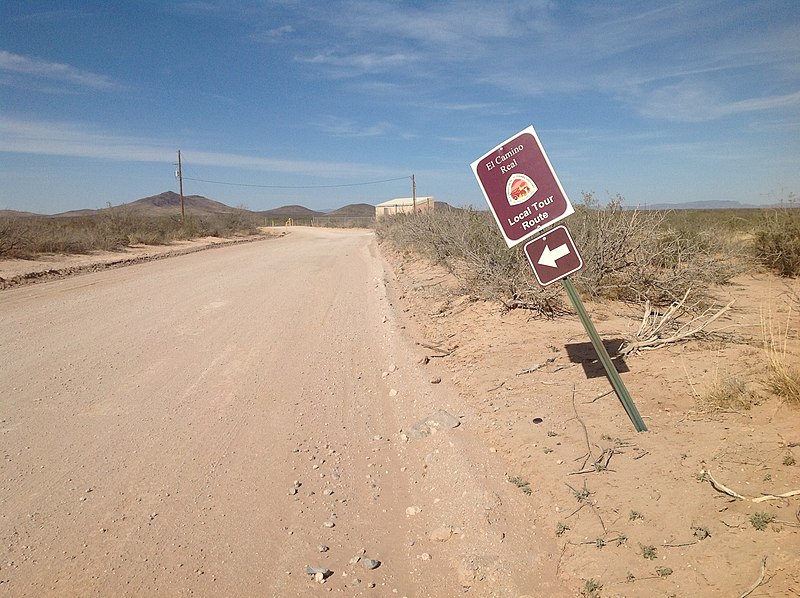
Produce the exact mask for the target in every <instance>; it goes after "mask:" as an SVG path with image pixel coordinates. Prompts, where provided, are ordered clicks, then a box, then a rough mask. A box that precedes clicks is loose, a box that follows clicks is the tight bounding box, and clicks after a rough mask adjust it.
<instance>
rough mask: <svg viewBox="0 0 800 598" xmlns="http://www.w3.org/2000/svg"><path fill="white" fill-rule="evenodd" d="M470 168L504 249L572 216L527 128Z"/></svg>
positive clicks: (571, 211) (557, 181) (534, 135)
mask: <svg viewBox="0 0 800 598" xmlns="http://www.w3.org/2000/svg"><path fill="white" fill-rule="evenodd" d="M471 166H472V172H474V173H475V178H477V179H478V185H480V188H481V191H483V195H484V196H485V197H486V200H487V201H488V202H489V207H490V208H491V210H492V214H494V218H495V220H496V221H497V224H498V226H499V227H500V230H501V232H502V233H503V237H504V238H505V240H506V244H508V246H509V247H513V246H514V245H516V244H518V243H521V242H522V241H524V240H525V239H527V238H529V237H532V236H533V235H535V234H536V233H537V232H538V231H540V230H541V229H543V228H544V227H546V226H550V225H551V224H554V223H556V222H558V221H559V220H561V219H562V218H566V217H567V216H569V215H570V214H572V213H573V212H574V211H575V210H574V209H573V208H572V204H571V203H570V201H569V199H568V198H567V194H566V193H565V192H564V188H563V187H562V186H561V181H559V180H558V176H557V175H556V173H555V170H553V166H552V165H551V164H550V160H549V159H548V158H547V154H545V153H544V148H543V147H542V144H541V143H540V142H539V137H538V136H537V135H536V131H534V129H533V127H532V126H530V127H528V128H527V129H525V130H523V131H521V132H519V133H518V134H517V135H515V136H514V137H511V138H510V139H507V140H506V141H504V142H503V143H501V144H500V145H498V146H497V147H496V148H494V149H493V150H492V151H490V152H489V153H488V154H486V155H484V156H482V157H480V158H478V159H477V160H475V161H474V162H473V163H472V165H471Z"/></svg>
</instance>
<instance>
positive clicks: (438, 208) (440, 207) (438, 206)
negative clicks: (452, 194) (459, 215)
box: [433, 201, 462, 212]
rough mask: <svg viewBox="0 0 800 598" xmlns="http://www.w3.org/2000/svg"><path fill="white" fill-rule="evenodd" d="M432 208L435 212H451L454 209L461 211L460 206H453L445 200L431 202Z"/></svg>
mask: <svg viewBox="0 0 800 598" xmlns="http://www.w3.org/2000/svg"><path fill="white" fill-rule="evenodd" d="M433 209H434V211H435V212H452V211H455V210H458V211H461V210H462V208H457V207H455V206H451V205H450V204H449V203H447V202H446V201H437V202H436V203H434V204H433Z"/></svg>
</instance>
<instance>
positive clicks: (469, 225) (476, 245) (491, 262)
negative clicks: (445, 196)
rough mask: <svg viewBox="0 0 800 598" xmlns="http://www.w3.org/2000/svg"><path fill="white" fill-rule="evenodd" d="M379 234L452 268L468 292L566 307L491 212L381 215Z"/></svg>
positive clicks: (544, 309)
mask: <svg viewBox="0 0 800 598" xmlns="http://www.w3.org/2000/svg"><path fill="white" fill-rule="evenodd" d="M376 230H377V233H378V236H379V238H380V239H381V240H382V241H389V242H391V243H392V244H393V245H394V246H395V247H397V248H399V249H402V250H413V251H416V252H418V253H419V254H421V255H422V256H424V257H425V258H427V259H429V260H430V261H432V262H433V263H436V264H440V265H442V266H444V267H445V268H447V269H448V270H449V271H450V272H452V273H453V274H454V275H455V276H456V277H457V278H458V279H459V280H460V281H461V283H462V285H463V289H464V292H466V293H468V294H470V295H473V296H475V297H476V298H481V299H491V300H496V301H500V302H502V303H503V304H504V305H505V306H506V307H508V308H523V309H529V310H531V311H534V312H536V313H539V314H542V315H546V316H553V315H555V314H557V313H561V312H563V311H564V303H563V298H562V297H561V296H560V294H559V293H558V287H549V288H547V289H542V288H540V287H539V285H537V284H536V282H535V280H534V278H533V273H532V272H531V270H530V265H529V264H528V262H527V260H526V259H525V256H524V255H523V253H522V249H521V248H519V247H517V248H515V249H511V250H509V249H508V247H507V246H506V244H505V241H503V238H502V237H501V236H500V234H499V233H498V231H497V225H496V224H495V222H494V220H493V219H492V216H491V214H489V212H485V211H477V210H473V209H467V210H447V211H433V212H428V213H424V214H417V215H406V214H398V215H395V216H390V217H387V218H382V219H380V220H379V221H378V222H377V227H376Z"/></svg>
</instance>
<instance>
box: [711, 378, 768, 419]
mask: <svg viewBox="0 0 800 598" xmlns="http://www.w3.org/2000/svg"><path fill="white" fill-rule="evenodd" d="M759 402H760V398H759V396H758V393H756V392H755V391H754V390H752V389H751V388H748V386H747V381H746V380H745V379H743V378H740V377H738V376H733V375H726V376H724V377H722V378H719V377H717V378H716V379H715V380H714V381H713V383H712V384H711V387H710V388H709V389H708V391H707V392H706V394H705V395H704V396H701V397H700V398H699V399H698V403H699V404H700V408H701V409H703V410H704V411H748V410H750V409H751V408H752V407H753V405H758V403H759Z"/></svg>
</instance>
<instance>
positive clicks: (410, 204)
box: [375, 196, 434, 218]
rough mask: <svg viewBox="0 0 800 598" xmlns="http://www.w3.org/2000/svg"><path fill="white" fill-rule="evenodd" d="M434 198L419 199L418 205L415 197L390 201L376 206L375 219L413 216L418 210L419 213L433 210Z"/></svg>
mask: <svg viewBox="0 0 800 598" xmlns="http://www.w3.org/2000/svg"><path fill="white" fill-rule="evenodd" d="M433 204H434V199H433V197H430V196H428V197H417V199H416V204H415V202H414V198H413V197H398V198H397V199H390V200H389V201H385V202H383V203H379V204H378V205H377V206H375V218H383V217H384V216H392V215H394V214H411V213H413V212H414V209H415V208H416V211H417V213H420V212H429V211H432V210H433Z"/></svg>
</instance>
